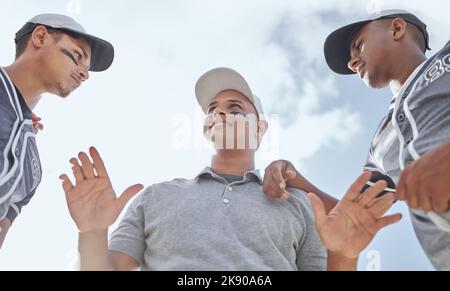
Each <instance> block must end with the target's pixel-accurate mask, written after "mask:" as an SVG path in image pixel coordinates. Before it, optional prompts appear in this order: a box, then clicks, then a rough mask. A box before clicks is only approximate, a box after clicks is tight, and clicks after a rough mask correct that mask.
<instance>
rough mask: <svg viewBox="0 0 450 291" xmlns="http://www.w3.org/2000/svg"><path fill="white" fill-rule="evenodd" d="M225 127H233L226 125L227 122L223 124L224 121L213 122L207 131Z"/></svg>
mask: <svg viewBox="0 0 450 291" xmlns="http://www.w3.org/2000/svg"><path fill="white" fill-rule="evenodd" d="M226 126H233V124H230V123H227V122H225V121H219V122H214V123H213V124H212V125H211V126H210V127H209V130H212V129H213V128H216V127H226Z"/></svg>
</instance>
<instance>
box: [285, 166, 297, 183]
mask: <svg viewBox="0 0 450 291" xmlns="http://www.w3.org/2000/svg"><path fill="white" fill-rule="evenodd" d="M295 177H297V171H296V170H295V168H294V167H293V166H292V165H290V164H289V165H287V167H286V179H287V180H292V179H294V178H295Z"/></svg>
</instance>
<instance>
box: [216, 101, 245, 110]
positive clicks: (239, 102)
mask: <svg viewBox="0 0 450 291" xmlns="http://www.w3.org/2000/svg"><path fill="white" fill-rule="evenodd" d="M227 102H228V103H238V104H240V105H244V103H243V102H242V101H240V100H234V99H232V100H227ZM214 105H217V101H214V102H212V103H211V104H209V106H208V108H209V107H211V106H214Z"/></svg>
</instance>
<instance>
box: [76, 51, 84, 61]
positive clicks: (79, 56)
mask: <svg viewBox="0 0 450 291" xmlns="http://www.w3.org/2000/svg"><path fill="white" fill-rule="evenodd" d="M75 57H76V58H77V60H78V61H81V58H82V57H83V56H82V55H81V53H80V52H77V51H75Z"/></svg>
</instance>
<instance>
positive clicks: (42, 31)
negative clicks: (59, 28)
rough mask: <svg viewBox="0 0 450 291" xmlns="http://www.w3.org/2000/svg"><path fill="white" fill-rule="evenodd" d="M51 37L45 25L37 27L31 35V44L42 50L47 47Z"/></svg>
mask: <svg viewBox="0 0 450 291" xmlns="http://www.w3.org/2000/svg"><path fill="white" fill-rule="evenodd" d="M50 38H51V35H50V33H49V32H48V31H47V28H45V26H43V25H39V26H38V27H36V28H35V29H34V31H33V33H32V34H31V43H32V45H33V46H34V47H35V48H41V47H43V46H45V45H46V44H47V43H48V41H49V40H50Z"/></svg>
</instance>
